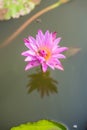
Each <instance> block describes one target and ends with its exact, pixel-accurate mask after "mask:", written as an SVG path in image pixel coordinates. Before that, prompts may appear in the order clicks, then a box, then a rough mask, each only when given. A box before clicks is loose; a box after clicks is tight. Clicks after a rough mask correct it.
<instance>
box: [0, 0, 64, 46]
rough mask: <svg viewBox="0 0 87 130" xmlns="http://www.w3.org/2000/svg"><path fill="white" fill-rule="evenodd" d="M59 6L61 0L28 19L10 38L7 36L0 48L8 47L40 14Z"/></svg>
mask: <svg viewBox="0 0 87 130" xmlns="http://www.w3.org/2000/svg"><path fill="white" fill-rule="evenodd" d="M61 4H63V2H62V0H59V1H58V2H56V3H54V4H52V5H50V6H48V7H46V8H44V9H42V10H41V11H39V12H37V13H36V14H35V15H33V16H32V17H31V18H29V19H28V20H27V21H25V23H23V25H21V26H20V27H19V28H18V29H17V30H16V31H15V32H14V33H13V34H12V35H11V36H9V37H8V38H7V39H6V40H5V41H4V42H3V43H2V44H1V45H0V48H2V47H5V46H6V45H8V44H9V43H10V42H11V41H12V40H14V39H15V38H16V37H17V36H18V35H19V34H20V33H21V32H22V31H23V30H24V29H25V28H26V27H27V26H28V25H29V24H30V23H31V22H33V21H34V20H35V19H37V18H38V17H39V16H41V15H42V14H44V13H46V12H48V11H50V10H52V9H54V8H56V7H59V6H60V5H61Z"/></svg>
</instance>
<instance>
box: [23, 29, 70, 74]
mask: <svg viewBox="0 0 87 130" xmlns="http://www.w3.org/2000/svg"><path fill="white" fill-rule="evenodd" d="M56 34H57V33H56V32H53V33H50V32H49V31H48V30H47V31H46V32H45V34H43V32H42V31H41V30H39V31H38V34H37V35H36V39H34V38H33V37H32V36H29V37H28V39H26V38H25V39H24V43H25V46H26V47H27V48H28V49H29V50H27V51H24V52H23V53H22V55H23V56H26V58H25V61H27V62H28V64H27V66H26V68H25V70H28V69H31V68H33V67H36V66H39V65H41V68H42V71H43V72H46V70H47V68H48V67H50V68H52V69H55V68H57V69H60V70H64V69H63V66H62V64H61V62H60V59H65V58H66V57H65V56H64V55H63V54H61V52H64V51H66V50H67V49H68V48H67V47H60V46H59V42H60V40H61V38H60V37H58V38H56Z"/></svg>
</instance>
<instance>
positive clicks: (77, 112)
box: [0, 0, 87, 130]
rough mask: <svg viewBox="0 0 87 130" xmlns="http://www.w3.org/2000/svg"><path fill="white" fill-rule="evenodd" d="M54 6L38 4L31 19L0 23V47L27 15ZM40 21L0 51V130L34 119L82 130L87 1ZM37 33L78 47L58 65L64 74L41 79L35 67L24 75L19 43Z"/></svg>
mask: <svg viewBox="0 0 87 130" xmlns="http://www.w3.org/2000/svg"><path fill="white" fill-rule="evenodd" d="M56 1H57V0H43V1H42V3H41V4H40V5H39V6H38V7H36V9H35V10H34V11H33V12H31V14H29V15H27V16H24V17H21V18H19V19H14V20H13V19H11V20H9V21H3V22H0V44H2V43H3V41H4V40H5V39H6V38H7V37H8V36H10V35H11V34H12V33H13V32H15V31H16V29H17V28H18V27H20V26H21V25H22V24H23V23H24V22H25V21H26V20H27V19H28V18H29V17H30V16H32V15H33V14H35V13H36V12H37V11H39V10H41V9H42V8H44V7H46V6H47V5H50V4H52V3H54V2H56ZM39 19H40V22H36V21H34V22H32V23H31V24H30V25H29V26H28V27H27V28H26V29H25V30H24V31H23V32H22V33H21V34H20V35H19V36H18V37H16V39H14V40H13V41H12V42H11V43H10V44H9V45H7V46H5V47H3V48H0V130H10V128H11V127H13V126H16V125H19V124H22V123H26V122H29V121H37V120H39V119H50V120H54V121H58V122H63V123H64V124H66V125H67V126H68V127H69V129H70V130H74V128H73V125H77V128H76V130H86V126H87V0H72V1H71V2H70V3H67V4H65V5H62V6H60V7H58V8H56V9H54V10H52V11H50V12H48V13H46V14H44V15H42V16H40V17H39ZM38 29H42V30H43V32H45V31H46V30H47V29H49V30H50V31H57V32H58V35H57V36H60V37H62V41H61V43H60V45H61V46H67V47H70V48H71V47H72V48H74V49H75V48H77V50H78V48H80V51H79V52H78V53H76V54H74V55H73V56H70V54H68V57H67V59H66V60H64V61H63V62H62V63H63V66H64V69H65V70H64V72H61V71H59V70H55V71H54V70H49V71H48V72H47V73H46V74H45V75H43V74H42V73H41V72H40V71H39V68H37V69H32V70H30V71H27V72H25V71H24V67H25V65H26V63H25V62H24V57H22V56H21V52H23V51H25V50H26V47H25V46H24V43H23V39H24V38H25V37H28V35H33V36H35V35H36V33H37V30H38ZM74 49H72V50H74ZM70 53H71V52H70ZM44 80H45V82H44Z"/></svg>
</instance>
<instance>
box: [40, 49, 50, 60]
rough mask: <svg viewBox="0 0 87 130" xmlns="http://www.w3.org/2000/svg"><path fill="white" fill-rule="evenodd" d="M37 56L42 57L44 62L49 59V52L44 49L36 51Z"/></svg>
mask: <svg viewBox="0 0 87 130" xmlns="http://www.w3.org/2000/svg"><path fill="white" fill-rule="evenodd" d="M38 54H39V55H40V56H41V57H44V58H45V60H46V61H47V60H48V59H49V58H50V57H51V52H50V50H48V49H47V48H44V49H41V50H39V51H38Z"/></svg>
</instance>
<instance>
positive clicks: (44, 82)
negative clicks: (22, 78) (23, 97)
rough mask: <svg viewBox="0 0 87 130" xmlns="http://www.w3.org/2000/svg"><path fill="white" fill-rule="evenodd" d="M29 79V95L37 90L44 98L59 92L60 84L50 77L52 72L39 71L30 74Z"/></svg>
mask: <svg viewBox="0 0 87 130" xmlns="http://www.w3.org/2000/svg"><path fill="white" fill-rule="evenodd" d="M28 78H29V83H28V85H27V88H28V93H31V92H33V91H34V90H37V91H38V92H39V93H40V95H41V97H44V96H45V95H47V96H49V94H50V93H57V92H58V88H57V84H58V82H57V81H56V80H54V79H53V78H52V77H51V76H50V71H47V72H45V73H43V72H41V71H40V70H38V71H37V72H36V73H34V74H29V75H28Z"/></svg>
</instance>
